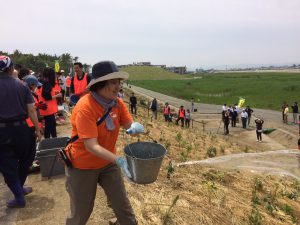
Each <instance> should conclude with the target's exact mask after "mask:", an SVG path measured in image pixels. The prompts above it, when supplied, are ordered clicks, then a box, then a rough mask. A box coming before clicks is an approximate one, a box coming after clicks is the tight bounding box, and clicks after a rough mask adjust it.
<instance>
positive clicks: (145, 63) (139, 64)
mask: <svg viewBox="0 0 300 225" xmlns="http://www.w3.org/2000/svg"><path fill="white" fill-rule="evenodd" d="M133 65H135V66H151V62H136V63H133Z"/></svg>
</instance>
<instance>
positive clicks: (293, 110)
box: [281, 101, 299, 124]
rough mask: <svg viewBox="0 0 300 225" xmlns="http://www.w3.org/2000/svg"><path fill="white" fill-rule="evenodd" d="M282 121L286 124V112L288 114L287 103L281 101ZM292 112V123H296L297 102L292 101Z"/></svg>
mask: <svg viewBox="0 0 300 225" xmlns="http://www.w3.org/2000/svg"><path fill="white" fill-rule="evenodd" d="M281 109H282V121H283V123H285V124H288V114H289V105H288V103H287V102H283V104H282V106H281ZM292 112H293V122H292V123H293V124H298V122H299V120H298V113H299V111H298V102H296V101H295V102H294V104H293V105H292Z"/></svg>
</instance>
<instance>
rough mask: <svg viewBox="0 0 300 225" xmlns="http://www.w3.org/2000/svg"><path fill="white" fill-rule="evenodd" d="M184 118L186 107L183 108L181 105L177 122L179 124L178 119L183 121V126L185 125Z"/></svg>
mask: <svg viewBox="0 0 300 225" xmlns="http://www.w3.org/2000/svg"><path fill="white" fill-rule="evenodd" d="M184 119H185V109H184V108H183V105H182V106H180V108H179V110H178V118H177V120H176V124H177V125H178V121H179V120H180V121H181V127H184Z"/></svg>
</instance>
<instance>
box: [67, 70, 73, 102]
mask: <svg viewBox="0 0 300 225" xmlns="http://www.w3.org/2000/svg"><path fill="white" fill-rule="evenodd" d="M71 82H72V81H71V77H70V76H69V75H68V76H67V77H66V97H69V96H70V87H71Z"/></svg>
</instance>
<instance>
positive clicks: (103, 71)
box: [87, 61, 129, 89]
mask: <svg viewBox="0 0 300 225" xmlns="http://www.w3.org/2000/svg"><path fill="white" fill-rule="evenodd" d="M128 77H129V74H128V73H126V72H120V71H119V70H118V67H117V65H116V64H115V63H114V62H112V61H102V62H98V63H96V64H95V65H94V66H93V68H92V80H91V82H90V83H89V84H88V86H87V88H88V89H89V88H90V87H91V86H93V85H94V84H96V83H98V82H101V81H105V80H112V79H123V80H126V79H128Z"/></svg>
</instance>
